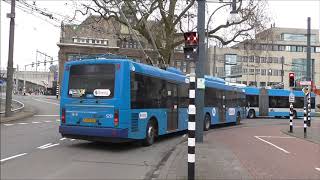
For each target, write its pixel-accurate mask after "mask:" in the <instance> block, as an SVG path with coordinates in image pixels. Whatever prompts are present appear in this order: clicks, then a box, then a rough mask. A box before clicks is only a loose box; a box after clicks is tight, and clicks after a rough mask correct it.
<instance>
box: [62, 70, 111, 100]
mask: <svg viewBox="0 0 320 180" xmlns="http://www.w3.org/2000/svg"><path fill="white" fill-rule="evenodd" d="M114 82H115V65H114V64H81V65H73V66H71V67H70V77H69V87H68V95H69V97H74V98H79V97H86V96H87V95H90V96H91V97H98V98H112V97H113V95H114Z"/></svg>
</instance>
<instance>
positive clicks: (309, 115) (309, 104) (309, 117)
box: [307, 93, 311, 127]
mask: <svg viewBox="0 0 320 180" xmlns="http://www.w3.org/2000/svg"><path fill="white" fill-rule="evenodd" d="M307 103H308V111H307V112H308V121H307V125H308V127H310V126H311V93H308V98H307Z"/></svg>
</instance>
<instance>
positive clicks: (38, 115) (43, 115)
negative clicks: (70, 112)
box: [34, 114, 60, 117]
mask: <svg viewBox="0 0 320 180" xmlns="http://www.w3.org/2000/svg"><path fill="white" fill-rule="evenodd" d="M34 116H36V117H56V116H60V115H58V114H49V115H46V114H37V115H34Z"/></svg>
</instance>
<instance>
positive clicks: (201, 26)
mask: <svg viewBox="0 0 320 180" xmlns="http://www.w3.org/2000/svg"><path fill="white" fill-rule="evenodd" d="M205 12H206V1H205V0H198V27H197V29H198V36H199V46H198V54H199V58H198V61H197V65H196V77H197V82H196V83H197V84H198V80H199V78H204V61H205V56H206V54H205V53H206V49H205V48H206V46H205V42H204V40H205V16H206V15H205ZM195 104H196V109H197V113H196V142H197V143H202V142H203V117H204V116H203V106H204V89H199V88H198V87H196V103H195Z"/></svg>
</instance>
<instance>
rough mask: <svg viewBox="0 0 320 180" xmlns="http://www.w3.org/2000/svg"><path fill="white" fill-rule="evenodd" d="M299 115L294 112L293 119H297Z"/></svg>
mask: <svg viewBox="0 0 320 180" xmlns="http://www.w3.org/2000/svg"><path fill="white" fill-rule="evenodd" d="M297 118H298V115H297V111H295V110H293V119H297Z"/></svg>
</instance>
